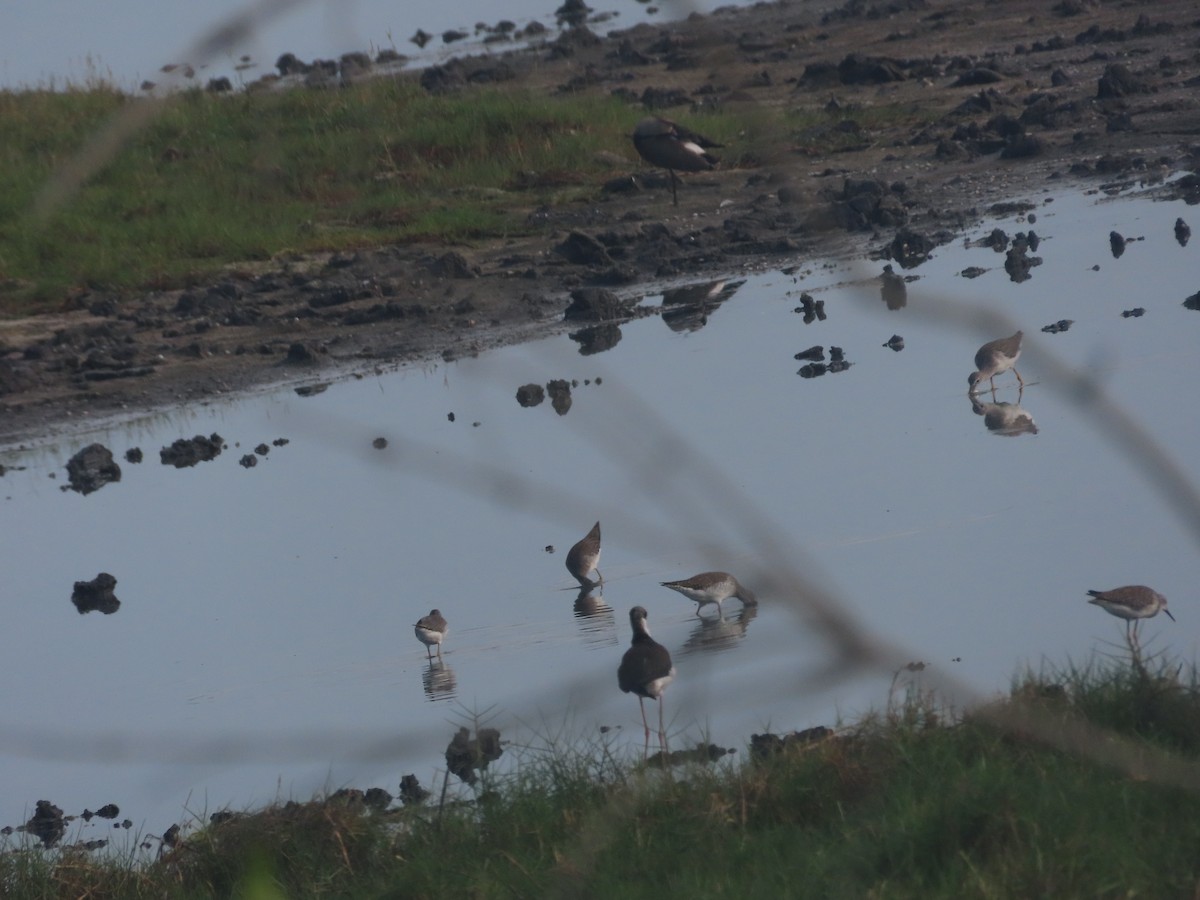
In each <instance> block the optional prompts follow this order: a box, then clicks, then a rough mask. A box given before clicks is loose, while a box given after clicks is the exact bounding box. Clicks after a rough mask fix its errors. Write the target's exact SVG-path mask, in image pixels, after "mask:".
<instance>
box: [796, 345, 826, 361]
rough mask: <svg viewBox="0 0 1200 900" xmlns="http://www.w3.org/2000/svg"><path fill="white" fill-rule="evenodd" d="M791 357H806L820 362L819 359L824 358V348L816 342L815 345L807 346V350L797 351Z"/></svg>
mask: <svg viewBox="0 0 1200 900" xmlns="http://www.w3.org/2000/svg"><path fill="white" fill-rule="evenodd" d="M792 359H808V360H813V361H814V362H820V361H821V360H823V359H825V348H824V347H822V346H821V345H820V344H817V345H816V346H813V347H809V348H808V349H807V350H801V351H800V352H799V353H797V354H796V355H795V356H793V357H792Z"/></svg>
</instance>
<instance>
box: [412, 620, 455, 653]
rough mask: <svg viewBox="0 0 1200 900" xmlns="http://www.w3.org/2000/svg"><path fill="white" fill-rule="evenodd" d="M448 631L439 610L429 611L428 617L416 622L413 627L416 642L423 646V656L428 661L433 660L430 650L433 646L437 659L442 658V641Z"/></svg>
mask: <svg viewBox="0 0 1200 900" xmlns="http://www.w3.org/2000/svg"><path fill="white" fill-rule="evenodd" d="M449 630H450V629H449V628H448V627H447V626H446V620H445V618H443V616H442V612H441V610H438V609H431V610H430V611H429V615H427V616H421V618H419V619H418V620H417V624H416V625H414V626H413V631H414V632H415V633H416V635H417V640H418V641H420V642H421V643H422V644H424V645H425V656H426V657H427V658H428V659H433V652H432V650H431V649H430V648H431V647H434V646H436V647H437V655H438V659H441V658H442V641H443V640H445V639H446V634H447V632H449Z"/></svg>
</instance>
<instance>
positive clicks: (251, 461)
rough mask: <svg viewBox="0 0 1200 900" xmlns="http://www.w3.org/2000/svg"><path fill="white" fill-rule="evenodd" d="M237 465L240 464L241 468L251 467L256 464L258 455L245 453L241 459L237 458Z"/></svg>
mask: <svg viewBox="0 0 1200 900" xmlns="http://www.w3.org/2000/svg"><path fill="white" fill-rule="evenodd" d="M238 465H239V466H241V467H242V468H243V469H253V468H254V467H255V466H257V465H258V457H257V456H255V455H254V454H253V453H247V454H246V455H245V456H243V457H242V458H241V459H239V460H238Z"/></svg>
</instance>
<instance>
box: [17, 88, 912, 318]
mask: <svg viewBox="0 0 1200 900" xmlns="http://www.w3.org/2000/svg"><path fill="white" fill-rule="evenodd" d="M157 103H159V101H155V100H148V99H145V98H133V97H130V96H128V95H124V94H122V93H120V92H117V91H115V90H112V89H109V88H105V87H103V86H102V85H101V86H91V87H88V88H78V89H71V90H67V91H61V92H56V91H22V92H0V315H8V316H16V315H23V314H28V313H30V312H37V311H44V310H49V309H56V308H60V307H62V306H63V305H64V303H65V302H68V301H69V300H70V298H71V297H72V296H74V295H75V294H78V293H79V292H82V291H84V290H88V289H92V290H96V289H99V290H106V291H110V292H114V293H117V294H121V293H125V292H132V291H137V290H142V289H153V288H169V287H180V286H186V285H188V284H190V283H194V282H196V281H198V280H201V279H204V278H208V277H212V276H213V275H214V273H216V272H218V271H220V270H221V269H222V268H223V267H227V266H230V265H236V264H239V263H241V264H246V263H253V262H255V261H260V260H267V259H270V258H272V257H274V256H276V255H277V254H280V253H285V252H295V253H307V252H318V251H338V250H349V249H355V248H363V247H372V246H381V245H387V244H394V243H405V242H418V241H433V242H439V243H454V242H467V241H473V240H480V239H488V238H503V237H508V236H514V235H520V234H524V233H529V232H530V230H531V229H532V228H533V227H534V226H531V225H530V224H529V223H528V214H529V212H530V211H531V210H533V209H535V208H537V207H540V206H545V205H549V206H553V205H561V204H569V203H572V202H580V201H583V202H591V201H594V200H595V199H597V198H598V197H599V195H600V187H601V185H602V184H603V183H604V182H605V181H606V180H607V179H608V178H611V177H613V175H614V174H616V173H617V172H618V171H619V170H620V168H621V167H620V166H619V165H618V166H616V167H614V165H613V163H612V162H610V161H605V160H604V159H603V158H602V157H601V155H600V153H601V151H609V152H610V153H616V154H620V155H621V156H623V157H625V158H626V159H629V160H630V164H629V169H633V168H635V167H639V168H640V167H641V164H640V163H638V162H636V155H635V154H634V153H633V150H632V147H631V146H630V143H629V139H628V135H629V133H630V132H631V130H632V127H633V125H634V123H635V122H636V121H637V119H638V118H640V117H641V116H642V115H644V112H643V111H640V110H638V109H635V108H632V107H630V106H627V105H624V104H623V103H621V102H619V101H617V100H615V99H612V98H610V97H605V96H599V95H586V94H576V95H561V96H560V95H554V94H550V93H547V92H536V91H532V90H528V89H525V88H507V89H505V88H490V87H489V88H483V87H481V88H478V89H471V90H467V91H464V92H461V93H458V94H454V95H448V96H432V95H430V94H428V93H427V92H425V91H424V90H423V89H421V88H420V87H419V86H418V85H416V84H415V82H413V81H412V80H387V79H379V80H375V81H369V82H365V83H363V84H360V85H356V86H354V87H349V88H345V89H341V90H328V91H326V90H291V91H284V92H270V91H264V92H249V93H240V94H236V95H214V94H209V93H206V92H204V91H200V90H191V91H186V92H183V93H180V94H178V95H175V96H173V97H172V98H170V99H169V100H167V101H165V102H162V103H161V105H160V106H158V107H155V106H153V104H157ZM151 110H153V114H152V115H149V116H148V117H147V118H148V124H146V125H144V127H142V128H141V129H135V130H133V131H132V134H131V136H130V137H128V138H127V139H125V140H124V141H123V142H122V143H121V144H120V145H119V149H118V150H117V151H116V152H115V154H114V155H112V157H111V158H108V157H104V159H105V162H104V164H103V165H101V166H99V167H98V168H97V167H95V166H93V168H95V169H96V171H94V172H93V173H92V174H91V175H90V177H88V178H87V179H86V180H85V181H84V183H83V184H82V185H81V186H80V187H79V189H78V190H74V191H71V190H68V191H66V192H65V194H64V197H65V199H63V200H62V201H61V202H58V203H55V204H53V205H52V206H51V212H49V213H48V214H46V215H39V214H38V213H37V210H39V209H41V208H42V206H43V201H44V200H45V197H46V196H48V193H47V191H48V188H53V187H55V186H57V187H58V188H60V189H61V188H62V186H63V185H64V184H66V183H67V182H65V181H63V180H62V172H63V171H64V170H68V171H69V170H70V169H71V168H72V166H74V165H75V164H76V161H77V159H79V158H81V154H82V158H92V159H97V158H100V157H98V156H97V155H96V154H92V153H91V148H92V146H93V142H95V141H96V140H97V138H96V136H97V135H100V134H103V133H104V132H105V129H106V127H107V126H108V124H109V123H110V122H112V121H113V120H114V117H119V116H121V115H132V114H136V113H138V112H141V111H146V112H149V111H151ZM857 115H858V117H859V118H861V119H863V120H864V124H865V125H866V126H867V127H868V128H869V127H871V122H872V121H878V122H879V123H880V124H884V123H887V124H889V125H894V124H895V123H896V121H897V120H903V119H905V118H906V117H908V118H911V116H912V115H914V113H912V111H905V110H895V109H891V108H889V107H880V108H878V109H872V110H867V111H863V112H859V113H857ZM836 120H837V117H836V116H832V117H831V116H829V115H826V114H825V113H823V112H820V111H818V112H803V111H799V110H797V111H792V112H789V113H787V114H785V115H782V116H781V115H779V114H777V113H771V112H769V111H765V110H754V109H737V108H736V107H731V108H729V109H727V110H715V111H711V112H707V113H697V114H695V115H689V116H688V124H689V125H690V126H691V127H694V128H695V129H697V130H699V131H701V132H702V133H704V134H707V135H709V136H710V137H712V138H713V139H714V140H717V141H719V142H721V143H723V144H725V145H726V148H725V149H724V150H722V151H720V155H721V156H722V158H723V159H724V160H725V162H726V163H727V164H729V165H732V166H735V167H755V166H758V165H762V164H767V163H787V162H788V161H789V160H791V159H792V158H793V157H794V154H795V153H796V152H797V151H798V150H799V151H802V152H804V153H807V154H809V155H815V154H819V153H821V152H827V151H833V150H836V149H839V147H841V146H842V144H843V143H844V142H845V141H846V140H847V137H846V134H847V133H846V132H842V131H839V130H837V129H834V128H831V127H829V126H830V125H831V123H835V122H836ZM852 140H854V141H858V140H860V139H859V138H857V137H853V136H852ZM52 192H53V191H51V193H52Z"/></svg>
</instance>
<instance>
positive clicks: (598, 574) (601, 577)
mask: <svg viewBox="0 0 1200 900" xmlns="http://www.w3.org/2000/svg"><path fill="white" fill-rule="evenodd" d="M592 571H594V572H595V573H596V577H597V578H599V579H600V582H599V583H600V584H604V576H603V575H601V574H600V570H599V569H593V570H592Z"/></svg>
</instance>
